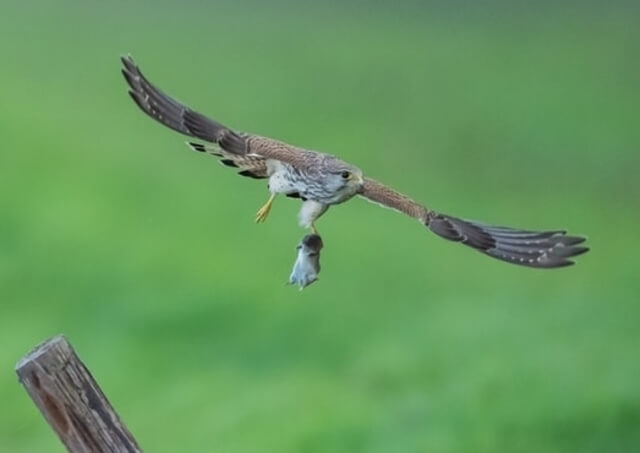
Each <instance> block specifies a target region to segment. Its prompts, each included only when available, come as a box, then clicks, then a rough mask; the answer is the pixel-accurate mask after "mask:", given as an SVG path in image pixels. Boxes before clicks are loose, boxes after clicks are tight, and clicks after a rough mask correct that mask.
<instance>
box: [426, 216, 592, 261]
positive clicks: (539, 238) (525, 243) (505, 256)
mask: <svg viewBox="0 0 640 453" xmlns="http://www.w3.org/2000/svg"><path fill="white" fill-rule="evenodd" d="M426 225H427V226H428V227H429V229H430V230H431V231H433V232H434V233H436V234H437V235H438V236H441V237H443V238H445V239H448V240H450V241H455V242H460V243H462V244H464V245H467V246H469V247H472V248H474V249H476V250H478V251H480V252H482V253H484V254H485V255H488V256H491V257H493V258H497V259H499V260H502V261H506V262H508V263H513V264H519V265H522V266H528V267H535V268H555V267H563V266H569V265H571V264H573V261H572V260H571V259H570V258H573V257H575V256H578V255H581V254H583V253H585V252H587V251H588V250H589V248H588V247H583V246H579V244H581V243H583V242H584V241H585V238H583V237H580V236H567V235H566V231H562V230H551V231H529V230H518V229H515V228H509V227H502V226H490V225H486V224H483V223H480V222H474V221H470V220H463V219H458V218H456V217H452V216H448V215H444V214H438V213H435V212H430V213H429V216H428V218H427V221H426Z"/></svg>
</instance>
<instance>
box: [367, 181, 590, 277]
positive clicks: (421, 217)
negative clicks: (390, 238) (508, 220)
mask: <svg viewBox="0 0 640 453" xmlns="http://www.w3.org/2000/svg"><path fill="white" fill-rule="evenodd" d="M360 195H361V196H362V197H364V198H366V199H368V200H370V201H373V202H375V203H378V204H380V205H382V206H385V207H388V208H391V209H395V210H397V211H400V212H402V213H404V214H407V215H409V216H411V217H413V218H415V219H417V220H418V221H419V222H420V223H422V224H424V225H425V226H427V227H428V228H429V229H430V230H431V231H433V232H434V233H436V234H437V235H438V236H440V237H443V238H445V239H448V240H450V241H455V242H460V243H462V244H464V245H467V246H469V247H472V248H474V249H476V250H478V251H480V252H482V253H484V254H485V255H489V256H491V257H493V258H497V259H499V260H502V261H506V262H508V263H513V264H520V265H522V266H528V267H536V268H555V267H563V266H568V265H571V264H573V261H571V259H570V258H572V257H574V256H578V255H581V254H582V253H585V252H587V251H588V250H589V249H588V248H587V247H583V246H580V245H579V244H581V243H583V242H584V241H585V238H583V237H580V236H568V235H567V234H566V231H562V230H550V231H528V230H519V229H515V228H509V227H500V226H491V225H487V224H484V223H480V222H475V221H471V220H463V219H459V218H457V217H452V216H448V215H445V214H440V213H437V212H435V211H431V210H429V209H427V208H426V207H424V206H422V205H421V204H419V203H416V202H415V201H413V200H412V199H411V198H409V197H407V196H406V195H403V194H401V193H399V192H396V191H395V190H393V189H391V188H389V187H387V186H385V185H384V184H381V183H379V182H378V181H374V180H373V179H369V178H365V182H364V187H363V190H362V192H361V193H360Z"/></svg>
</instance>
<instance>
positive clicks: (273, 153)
mask: <svg viewBox="0 0 640 453" xmlns="http://www.w3.org/2000/svg"><path fill="white" fill-rule="evenodd" d="M121 60H122V64H123V68H122V74H123V75H124V78H125V80H126V81H127V83H128V84H129V95H130V96H131V98H132V99H133V100H134V102H135V103H136V105H137V106H138V107H140V109H141V110H142V111H143V112H144V113H146V114H147V115H149V116H150V117H151V118H153V119H154V120H156V121H158V122H159V123H161V124H164V125H165V126H167V127H169V128H171V129H173V130H175V131H178V132H180V133H182V134H185V135H188V136H190V137H196V138H199V139H202V140H205V141H207V142H211V143H215V144H216V145H218V146H219V147H220V148H221V150H222V151H223V153H221V154H223V155H222V156H221V157H223V158H225V159H224V160H231V162H233V163H235V164H238V162H239V161H240V159H237V158H231V157H232V156H229V155H235V156H246V155H250V154H256V155H259V156H261V157H262V158H266V159H275V160H280V161H283V162H287V163H290V164H293V165H296V166H304V165H305V164H306V162H307V160H308V159H307V157H306V156H307V155H308V154H309V152H308V151H304V150H302V149H300V148H296V147H295V146H291V145H288V144H286V143H282V142H278V141H276V140H272V139H269V138H266V137H259V136H256V135H247V134H241V133H238V132H235V131H233V130H231V129H230V128H228V127H226V126H224V125H223V124H221V123H219V122H217V121H215V120H212V119H211V118H207V117H206V116H205V115H203V114H201V113H198V112H196V111H195V110H192V109H191V108H189V107H187V106H186V105H184V104H182V103H180V102H178V101H177V100H175V99H173V98H171V97H170V96H168V95H166V94H165V93H163V92H162V91H161V90H160V89H158V88H157V87H156V86H155V85H153V84H152V83H151V82H149V80H148V79H147V78H146V77H145V76H144V75H143V74H142V72H141V71H140V68H139V67H138V65H137V64H136V63H135V61H134V60H133V58H132V57H131V56H126V57H122V59H121ZM197 146H198V144H196V146H192V147H193V148H194V149H196V150H198V151H200V149H197V148H196V147H197ZM225 154H226V155H225ZM238 166H239V167H240V165H238Z"/></svg>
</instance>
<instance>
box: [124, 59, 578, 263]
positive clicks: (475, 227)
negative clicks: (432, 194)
mask: <svg viewBox="0 0 640 453" xmlns="http://www.w3.org/2000/svg"><path fill="white" fill-rule="evenodd" d="M122 63H123V66H124V67H123V69H122V73H123V75H124V77H125V79H126V81H127V83H128V84H129V88H130V89H129V94H130V96H131V98H132V99H133V100H134V102H135V103H136V104H137V105H138V107H140V109H141V110H142V111H143V112H144V113H146V114H147V115H149V116H150V117H152V118H153V119H155V120H156V121H158V122H160V123H162V124H164V125H165V126H167V127H169V128H171V129H173V130H176V131H178V132H180V133H182V134H185V135H188V136H190V137H195V138H199V139H201V140H204V141H206V142H209V143H211V145H203V144H200V143H190V146H191V147H192V148H193V149H195V150H196V151H199V152H207V153H210V154H213V155H215V156H217V157H219V158H220V161H221V163H222V164H223V165H225V166H228V167H233V168H237V169H238V173H239V174H240V175H242V176H247V177H251V178H256V179H265V178H268V179H269V190H270V192H271V193H272V197H271V198H270V200H269V202H268V203H267V205H265V206H264V207H263V209H261V212H259V215H258V220H260V221H262V220H264V219H265V218H266V215H267V214H268V212H269V209H270V208H271V203H272V201H273V198H274V196H275V194H279V193H282V194H285V195H287V196H288V197H292V198H299V199H301V200H302V202H303V204H302V208H301V210H300V215H299V220H300V224H301V225H303V226H305V227H312V228H313V227H314V222H315V221H316V220H317V219H318V218H319V217H320V216H321V215H323V214H324V213H325V212H326V211H327V209H328V208H329V207H330V206H332V205H334V204H339V203H343V202H345V201H348V200H350V199H351V198H353V197H354V196H355V195H360V196H362V197H364V198H366V199H368V200H369V201H372V202H374V203H377V204H380V205H382V206H385V207H388V208H392V209H394V210H397V211H399V212H401V213H404V214H406V215H408V216H410V217H413V218H415V219H416V220H418V221H419V222H420V223H421V224H423V225H425V226H426V227H428V228H429V229H430V230H431V231H433V232H434V233H436V234H437V235H439V236H441V237H443V238H445V239H448V240H451V241H456V242H460V243H462V244H465V245H467V246H469V247H472V248H474V249H476V250H478V251H480V252H482V253H484V254H486V255H488V256H491V257H494V258H497V259H500V260H502V261H506V262H509V263H514V264H520V265H524V266H528V267H537V268H555V267H562V266H566V265H570V264H573V261H571V259H570V258H572V257H574V256H577V255H580V254H582V253H585V252H586V251H588V248H587V247H583V246H580V245H579V244H581V243H582V242H584V241H585V239H584V238H583V237H579V236H568V235H567V234H566V232H565V231H562V230H551V231H527V230H519V229H514V228H509V227H496V226H491V225H486V224H484V223H480V222H475V221H470V220H463V219H459V218H457V217H453V216H449V215H445V214H441V213H437V212H435V211H432V210H430V209H428V208H426V207H425V206H423V205H421V204H419V203H417V202H415V201H413V200H412V199H411V198H409V197H407V196H406V195H403V194H401V193H399V192H397V191H395V190H393V189H391V188H389V187H387V186H385V185H383V184H381V183H379V182H377V181H375V180H373V179H370V178H365V177H364V176H363V174H362V171H361V170H360V169H359V168H358V167H355V166H353V165H351V164H348V163H347V162H344V161H342V160H340V159H338V158H337V157H335V156H332V155H330V154H326V153H321V152H316V151H311V150H307V149H303V148H299V147H297V146H293V145H289V144H287V143H284V142H280V141H278V140H274V139H271V138H268V137H262V136H259V135H253V134H246V133H240V132H237V131H234V130H232V129H230V128H228V127H226V126H224V125H223V124H221V123H219V122H217V121H215V120H212V119H210V118H208V117H206V116H205V115H203V114H201V113H198V112H196V111H194V110H192V109H190V108H189V107H187V106H186V105H184V104H182V103H180V102H178V101H176V100H175V99H173V98H171V97H169V96H167V95H166V94H164V93H163V92H162V91H160V90H159V89H158V88H156V87H155V86H154V85H153V84H152V83H151V82H149V81H148V80H147V79H146V78H145V76H144V75H143V74H142V72H141V71H140V69H139V68H138V66H137V65H136V63H135V62H134V61H133V59H132V58H131V57H130V56H128V57H123V58H122Z"/></svg>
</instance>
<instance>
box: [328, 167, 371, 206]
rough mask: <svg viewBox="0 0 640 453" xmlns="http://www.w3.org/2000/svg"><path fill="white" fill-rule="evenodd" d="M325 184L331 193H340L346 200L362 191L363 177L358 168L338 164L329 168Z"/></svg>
mask: <svg viewBox="0 0 640 453" xmlns="http://www.w3.org/2000/svg"><path fill="white" fill-rule="evenodd" d="M326 183H327V185H328V186H329V187H330V189H331V190H332V191H334V192H337V193H340V194H341V195H343V196H344V197H345V199H346V198H348V197H351V196H353V195H355V194H357V193H358V192H360V191H362V187H363V185H364V177H363V176H362V170H360V169H359V168H357V167H354V166H353V165H349V164H346V163H339V164H338V165H335V166H334V167H333V168H331V170H330V172H329V174H328V175H327V181H326Z"/></svg>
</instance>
